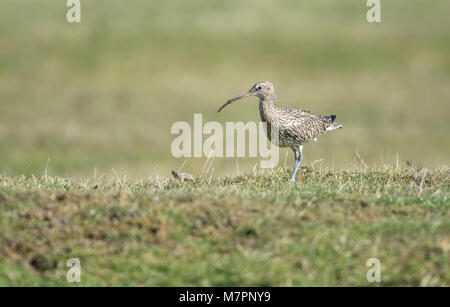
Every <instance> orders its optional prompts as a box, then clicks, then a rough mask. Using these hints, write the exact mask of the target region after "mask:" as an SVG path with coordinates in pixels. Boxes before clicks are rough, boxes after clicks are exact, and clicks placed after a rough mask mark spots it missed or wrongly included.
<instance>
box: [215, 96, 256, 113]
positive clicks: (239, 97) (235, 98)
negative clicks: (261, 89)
mask: <svg viewBox="0 0 450 307" xmlns="http://www.w3.org/2000/svg"><path fill="white" fill-rule="evenodd" d="M248 96H252V93H251V92H247V93H244V94H242V95H240V96H237V97H234V98H231V99H230V100H228V101H227V102H225V104H224V105H223V106H221V107H220V108H219V111H217V112H220V111H222V109H223V108H225V107H226V106H227V105H229V104H230V103H232V102H233V101H236V100H238V99H241V98H245V97H248Z"/></svg>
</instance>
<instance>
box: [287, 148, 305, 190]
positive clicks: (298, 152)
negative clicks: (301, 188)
mask: <svg viewBox="0 0 450 307" xmlns="http://www.w3.org/2000/svg"><path fill="white" fill-rule="evenodd" d="M292 150H293V151H294V156H295V162H294V171H293V172H292V177H291V179H290V180H289V182H295V174H297V171H298V169H299V168H300V163H302V151H303V145H300V147H299V148H298V149H297V148H296V149H292Z"/></svg>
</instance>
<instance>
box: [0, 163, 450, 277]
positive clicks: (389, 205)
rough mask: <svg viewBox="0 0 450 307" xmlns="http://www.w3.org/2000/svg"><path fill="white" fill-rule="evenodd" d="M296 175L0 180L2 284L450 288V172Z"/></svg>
mask: <svg viewBox="0 0 450 307" xmlns="http://www.w3.org/2000/svg"><path fill="white" fill-rule="evenodd" d="M288 176H289V173H288V172H287V171H282V170H278V171H274V172H271V173H267V174H262V175H258V176H253V175H252V176H250V175H247V176H240V177H227V178H221V179H217V180H213V181H212V182H210V181H209V178H198V179H197V181H196V182H183V183H182V182H179V181H174V180H163V181H151V180H141V181H127V180H124V179H123V178H119V179H120V181H119V179H117V180H116V181H113V182H111V181H104V180H102V179H93V178H92V179H89V180H80V181H79V180H72V179H65V178H54V177H47V178H46V177H42V178H25V177H22V178H20V177H16V178H12V177H0V208H1V209H0V219H1V220H2V223H1V226H0V255H1V261H0V284H2V285H70V284H69V283H68V282H67V281H66V272H67V270H68V268H67V267H66V266H65V265H66V261H67V260H68V259H69V258H79V259H80V261H81V269H82V270H81V272H82V273H81V274H82V275H81V278H82V283H81V285H84V286H86V285H189V286H193V285H195V286H211V285H215V286H225V285H227V286H230V285H251V286H291V285H296V286H305V285H362V286H369V285H374V284H371V283H369V282H368V281H367V280H366V273H367V271H368V270H369V267H367V266H366V262H367V260H368V259H370V258H378V259H379V260H380V261H381V268H382V271H381V279H382V281H381V283H380V284H378V285H411V286H412V285H417V286H418V285H421V286H432V285H439V286H443V285H446V286H449V285H450V267H449V265H448V264H449V251H450V219H449V206H450V201H449V192H450V189H449V184H448V183H449V169H448V168H447V169H440V170H417V169H414V168H412V167H411V168H407V169H403V170H395V169H385V170H373V169H366V170H361V169H360V170H356V169H355V170H318V169H316V170H313V169H311V168H309V167H303V168H302V170H301V175H300V176H299V180H300V182H299V183H298V184H295V185H291V184H289V183H287V182H286V181H287V179H288ZM94 187H97V188H96V189H95V190H93V188H94Z"/></svg>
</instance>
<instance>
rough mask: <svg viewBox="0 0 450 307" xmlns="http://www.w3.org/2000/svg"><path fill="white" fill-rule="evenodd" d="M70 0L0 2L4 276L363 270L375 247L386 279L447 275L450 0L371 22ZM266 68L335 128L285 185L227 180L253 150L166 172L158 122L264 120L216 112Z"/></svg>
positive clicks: (269, 4)
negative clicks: (182, 174) (73, 7)
mask: <svg viewBox="0 0 450 307" xmlns="http://www.w3.org/2000/svg"><path fill="white" fill-rule="evenodd" d="M81 5H82V16H81V19H82V22H81V23H80V24H69V23H68V22H66V20H65V15H66V12H67V9H68V8H67V7H66V6H65V1H54V0H40V1H35V0H2V1H1V3H0V174H1V175H0V285H69V284H68V283H67V282H66V281H65V275H66V270H67V268H66V267H65V263H66V261H67V259H68V258H72V257H75V258H77V257H78V258H80V259H81V261H82V280H83V282H82V285H106V284H109V285H142V284H144V285H371V284H369V283H368V282H367V281H366V272H367V270H368V268H367V267H366V261H367V260H368V259H369V258H372V257H375V258H379V259H380V260H381V263H382V281H383V282H382V283H381V285H446V286H449V285H450V281H449V280H450V277H449V275H450V273H449V268H448V263H449V260H448V252H449V237H450V230H449V229H450V227H449V226H450V225H449V213H448V211H449V210H448V209H449V208H448V207H449V205H448V204H449V199H448V197H449V183H448V165H449V160H448V157H449V156H450V142H448V132H449V119H448V115H449V114H450V103H449V101H450V91H449V84H450V56H449V55H450V31H449V30H448V29H449V28H450V18H448V12H450V2H449V1H443V0H441V1H433V3H432V4H431V3H428V2H426V1H422V0H409V1H382V22H381V23H378V24H369V23H368V22H367V21H366V19H365V16H366V12H367V9H368V8H367V7H366V1H355V0H339V1H336V0H314V1H290V0H280V1H276V2H275V1H271V0H248V1H238V0H229V1H210V0H190V1H185V0H171V1H157V0H134V1H123V0H95V1H89V0H81ZM262 80H270V81H272V82H273V83H274V85H275V89H276V93H277V96H278V103H279V105H280V106H286V107H294V108H305V109H310V110H311V111H312V112H315V113H321V114H337V116H338V122H339V123H342V124H343V125H344V129H342V130H339V131H334V132H332V133H330V134H327V135H326V136H323V137H320V138H319V142H318V143H314V144H311V145H307V146H305V149H304V162H303V165H306V166H308V167H306V168H303V169H302V172H301V175H300V176H299V183H298V184H297V185H289V184H288V183H287V182H286V181H287V178H288V175H289V174H288V172H287V171H285V170H280V169H277V170H275V171H274V172H272V173H270V172H267V173H264V174H261V175H259V176H256V175H254V176H250V175H245V176H240V174H248V173H251V171H252V169H253V166H254V165H255V162H257V159H250V158H248V159H247V158H242V159H225V158H223V159H219V158H216V159H214V161H213V163H212V166H209V167H210V168H211V170H214V176H213V177H210V174H211V172H209V171H208V172H206V173H208V174H207V175H204V177H202V176H200V179H199V180H198V181H197V182H194V183H189V182H185V183H179V182H174V181H172V180H170V179H168V177H169V174H170V172H169V171H170V170H171V169H177V168H178V167H179V166H180V165H181V164H182V163H184V159H183V158H181V159H175V158H174V157H173V156H172V155H171V154H170V145H171V142H172V140H173V139H174V138H175V136H174V135H171V134H170V128H171V126H172V124H173V123H175V122H176V121H187V122H189V123H192V122H193V114H194V113H201V114H202V115H203V121H204V122H207V121H218V122H221V123H225V122H227V121H242V122H249V121H259V112H258V107H257V100H256V99H254V98H253V99H250V98H249V99H248V100H245V101H242V102H240V103H236V104H234V105H233V106H231V107H229V108H227V109H226V111H225V110H224V112H221V113H220V114H219V113H217V108H218V107H219V106H220V105H222V104H223V103H224V102H225V101H226V100H227V99H229V98H231V97H233V96H235V95H237V94H240V93H242V92H244V91H245V90H248V89H249V88H250V86H251V85H253V84H254V83H255V82H257V81H262ZM285 153H286V149H282V150H281V159H280V161H281V163H280V165H281V166H284V165H283V162H284V163H286V164H285V165H287V166H290V165H292V154H291V155H290V156H289V157H288V158H287V161H286V162H285V160H286V159H284V157H285ZM355 153H358V154H357V155H356V156H355ZM357 156H361V157H364V160H365V161H366V162H365V163H367V164H368V165H370V166H372V167H373V169H365V168H364V167H363V166H364V163H360V162H359V161H358V160H357ZM355 159H356V161H355ZM205 160H206V158H196V159H194V158H193V159H189V160H187V163H186V164H185V165H184V169H185V170H186V171H187V172H190V173H192V174H194V175H196V176H199V175H200V170H201V169H202V167H203V166H204V165H205ZM405 161H409V162H408V163H409V165H414V167H407V168H404V169H392V168H390V167H385V165H393V164H396V163H398V164H399V165H405ZM319 164H320V168H319ZM361 164H363V166H361ZM237 166H238V167H237ZM311 166H314V168H315V169H312V168H311ZM352 167H353V168H352ZM356 167H359V170H358V169H355V168H356ZM420 167H422V168H423V169H422V170H419V168H420ZM284 168H287V167H286V166H285V167H284ZM112 169H114V170H115V172H116V173H117V174H118V175H119V177H120V182H119V181H118V179H117V178H116V177H115V176H114V175H113V172H112ZM425 169H428V172H426V173H425ZM44 172H45V174H46V175H44V176H43V177H42V176H41V174H43V173H44ZM37 174H39V175H37ZM124 174H127V175H128V178H127V179H126V178H125V177H124ZM91 176H92V177H93V178H91ZM86 178H91V179H86ZM143 178H146V179H143ZM210 178H212V182H211V183H209V180H210ZM95 185H98V188H97V189H96V190H94V189H92V188H93V187H94V186H95Z"/></svg>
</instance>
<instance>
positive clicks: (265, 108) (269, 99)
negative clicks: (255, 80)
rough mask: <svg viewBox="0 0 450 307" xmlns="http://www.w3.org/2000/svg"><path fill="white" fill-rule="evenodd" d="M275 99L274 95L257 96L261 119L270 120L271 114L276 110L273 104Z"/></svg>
mask: <svg viewBox="0 0 450 307" xmlns="http://www.w3.org/2000/svg"><path fill="white" fill-rule="evenodd" d="M276 101H277V97H275V95H273V96H265V97H264V98H259V113H260V115H261V119H262V121H264V122H271V121H272V115H273V113H274V111H276V106H275V103H276Z"/></svg>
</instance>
